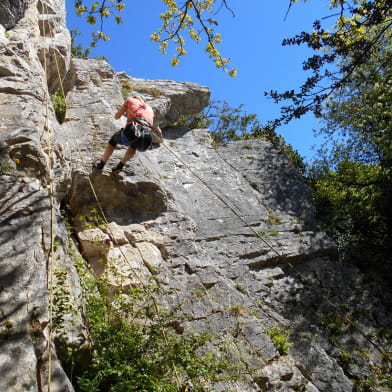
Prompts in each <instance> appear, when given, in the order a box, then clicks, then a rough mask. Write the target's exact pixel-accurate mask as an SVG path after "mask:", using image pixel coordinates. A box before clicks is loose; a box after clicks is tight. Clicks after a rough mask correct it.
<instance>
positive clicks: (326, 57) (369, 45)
mask: <svg viewBox="0 0 392 392" xmlns="http://www.w3.org/2000/svg"><path fill="white" fill-rule="evenodd" d="M296 1H297V0H291V1H290V4H292V3H294V2H296ZM304 1H306V0H304ZM329 3H330V9H331V12H332V14H331V15H329V16H324V18H323V20H324V21H325V20H330V19H331V18H334V19H335V18H336V19H335V24H334V25H333V27H332V29H331V30H326V29H325V28H324V27H323V25H322V23H321V22H320V20H317V21H315V22H314V24H313V30H312V31H311V32H310V33H308V32H301V33H300V34H298V35H296V36H295V37H293V38H290V39H285V40H284V41H283V45H307V46H308V47H309V48H311V49H312V50H314V51H316V54H315V55H313V56H311V57H310V58H308V59H307V60H306V61H305V62H304V64H303V69H304V71H310V72H311V75H310V76H309V77H308V78H307V79H306V81H305V83H304V84H303V85H302V86H301V87H300V89H299V90H298V91H294V90H288V91H285V92H283V93H279V92H277V91H270V92H269V93H265V95H269V96H271V97H272V98H273V99H274V100H275V102H284V101H289V104H287V106H284V107H282V109H281V112H282V114H281V117H280V118H279V119H277V120H276V121H275V122H274V124H273V126H278V125H279V124H280V123H281V122H282V121H283V122H288V121H290V120H291V119H293V118H299V117H301V116H302V115H304V114H305V113H307V112H309V111H311V112H313V113H314V114H315V115H316V116H317V117H320V116H321V113H322V108H323V103H324V102H325V100H326V99H327V98H328V97H329V96H331V94H334V93H336V92H338V91H340V90H341V89H344V88H345V87H346V86H347V85H348V84H349V83H350V82H351V80H352V77H353V75H354V74H355V73H356V72H357V71H358V70H359V68H360V67H362V66H364V65H366V64H371V62H372V60H371V58H372V53H373V50H374V48H377V46H378V45H379V44H380V43H383V42H384V40H385V39H386V36H387V35H388V34H389V32H390V28H391V26H392V18H391V13H392V11H391V10H392V2H391V0H371V1H366V0H339V1H338V0H330V2H329ZM337 65H338V66H337Z"/></svg>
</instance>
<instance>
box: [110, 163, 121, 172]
mask: <svg viewBox="0 0 392 392" xmlns="http://www.w3.org/2000/svg"><path fill="white" fill-rule="evenodd" d="M123 167H124V164H123V163H122V162H119V163H118V164H117V166H116V167H114V168H113V169H112V173H113V174H117V173H120V171H121V169H122V168H123Z"/></svg>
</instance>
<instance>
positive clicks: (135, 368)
mask: <svg viewBox="0 0 392 392" xmlns="http://www.w3.org/2000/svg"><path fill="white" fill-rule="evenodd" d="M78 269H79V274H80V276H81V277H82V282H83V287H84V293H85V298H84V299H85V311H86V317H87V323H88V329H89V333H90V337H91V340H92V341H93V351H92V363H91V364H90V366H89V367H88V369H87V370H85V371H84V372H83V374H81V375H80V377H79V379H78V385H79V388H80V389H81V390H82V391H88V392H98V391H113V392H125V391H126V392H131V391H146V392H148V391H154V392H158V391H167V392H170V391H173V392H174V391H178V390H180V388H181V387H182V386H183V385H185V383H190V384H192V385H193V390H194V391H200V392H201V391H206V390H208V388H207V387H208V385H212V384H213V383H214V382H217V381H223V380H225V379H231V378H232V377H234V378H235V377H236V376H235V375H233V376H231V375H230V373H231V372H234V370H235V369H234V368H233V367H232V366H231V365H229V363H228V362H227V361H226V360H225V359H222V358H219V357H218V355H215V354H213V353H211V352H209V351H207V350H206V349H205V348H204V346H205V345H206V344H209V342H211V340H212V339H213V337H212V336H210V335H208V334H205V333H184V334H183V333H182V331H179V329H178V328H176V326H178V325H179V322H180V321H181V318H179V316H178V315H175V311H169V310H167V309H159V307H158V305H157V303H156V299H155V298H156V296H158V295H160V294H162V293H160V290H159V289H158V288H157V287H154V286H152V285H149V286H148V287H147V286H145V287H135V288H133V289H129V290H126V291H123V292H120V293H118V294H113V293H112V292H111V289H110V286H109V284H108V282H107V281H106V280H105V278H104V276H103V275H102V276H101V277H99V278H93V276H92V275H91V274H90V272H89V271H88V270H87V269H86V267H85V266H84V265H83V264H82V263H80V262H79V263H78Z"/></svg>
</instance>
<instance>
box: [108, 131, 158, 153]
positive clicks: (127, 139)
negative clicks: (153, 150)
mask: <svg viewBox="0 0 392 392" xmlns="http://www.w3.org/2000/svg"><path fill="white" fill-rule="evenodd" d="M135 131H136V132H138V134H139V136H136V135H135ZM109 144H110V145H112V146H113V147H116V146H117V144H121V145H123V146H127V147H133V148H135V149H136V150H138V151H141V152H143V151H146V150H147V149H148V148H150V147H151V144H152V136H151V133H150V132H149V130H148V129H147V128H144V127H142V126H140V125H137V128H135V127H134V126H133V125H132V124H128V125H127V126H126V127H125V128H123V129H120V130H119V131H117V132H116V133H115V134H114V135H113V136H112V137H111V139H110V140H109Z"/></svg>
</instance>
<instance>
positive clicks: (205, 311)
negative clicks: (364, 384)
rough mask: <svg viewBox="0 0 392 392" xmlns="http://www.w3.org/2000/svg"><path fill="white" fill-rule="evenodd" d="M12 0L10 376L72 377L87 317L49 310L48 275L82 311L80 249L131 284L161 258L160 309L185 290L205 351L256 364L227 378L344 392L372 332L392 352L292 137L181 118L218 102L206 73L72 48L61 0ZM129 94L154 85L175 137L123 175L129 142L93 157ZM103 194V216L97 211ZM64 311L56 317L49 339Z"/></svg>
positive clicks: (7, 152)
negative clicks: (59, 107) (184, 123)
mask: <svg viewBox="0 0 392 392" xmlns="http://www.w3.org/2000/svg"><path fill="white" fill-rule="evenodd" d="M11 5H12V7H16V8H17V9H18V10H20V11H21V10H22V9H24V3H23V2H22V1H21V2H20V3H16V2H10V3H7V2H5V3H4V4H2V6H4V7H3V8H1V7H0V16H1V17H4V15H7V16H6V19H7V21H9V22H7V23H6V22H4V23H3V26H0V52H1V57H0V165H1V166H0V210H1V218H0V221H1V225H0V247H1V258H0V270H1V272H0V289H1V290H0V317H1V325H0V328H1V329H0V374H1V377H0V391H3V390H4V391H7V392H8V391H11V392H19V391H43V390H47V388H48V385H47V383H48V368H49V366H50V367H51V369H52V372H51V374H50V377H51V391H73V386H72V385H71V383H70V381H69V379H68V378H67V376H66V374H65V371H64V370H63V368H62V364H61V363H60V361H59V360H58V359H57V358H58V356H59V357H61V353H62V351H64V347H68V346H69V345H71V346H72V347H73V348H74V349H76V350H77V351H78V352H82V353H83V352H84V351H83V350H84V347H85V346H86V345H85V343H86V341H87V336H86V332H85V329H84V327H83V323H82V322H81V315H80V314H79V316H74V317H73V319H72V320H71V319H70V318H69V315H62V317H61V320H53V318H52V317H51V313H50V311H49V309H50V308H49V303H50V300H51V294H52V291H51V290H50V288H51V287H52V286H54V287H55V288H56V287H57V288H58V287H61V288H62V289H63V290H65V291H66V292H67V293H68V294H69V298H68V299H67V300H68V304H69V307H70V308H74V309H77V310H81V303H80V297H81V289H80V285H79V280H78V276H77V274H76V271H75V266H74V258H75V256H76V257H78V258H83V259H84V260H85V261H86V262H88V263H90V265H91V266H92V268H93V270H94V272H95V273H97V274H100V273H102V272H103V271H104V270H105V269H106V270H107V272H108V274H110V276H109V279H110V284H111V285H112V286H113V288H116V287H117V286H118V285H119V282H121V285H122V288H123V289H124V287H125V288H126V287H132V286H134V285H137V284H138V282H137V281H136V280H135V279H134V278H133V276H134V273H133V272H134V271H137V275H138V276H140V277H143V279H146V280H148V279H149V278H150V277H151V276H152V273H153V274H154V279H155V280H156V281H157V282H159V284H160V285H161V287H162V289H163V291H164V292H166V293H167V295H166V296H164V298H162V301H163V304H164V306H169V307H170V306H176V305H177V304H179V303H181V304H182V308H183V310H184V311H185V312H186V314H187V319H186V321H184V322H183V323H182V325H181V326H180V328H179V330H181V331H184V332H185V333H186V331H189V330H195V329H196V330H199V331H208V332H210V333H213V334H214V335H215V336H216V338H217V340H216V342H217V343H216V345H215V346H213V347H210V349H211V350H214V351H217V350H218V351H219V350H226V352H230V353H231V355H232V356H233V358H234V359H235V360H236V361H238V362H240V363H241V364H242V365H243V366H244V368H245V369H247V371H246V372H245V373H246V374H244V375H243V378H242V380H241V381H239V382H238V383H236V384H235V385H230V386H229V385H226V384H224V385H217V386H216V387H215V390H216V391H226V390H228V388H231V390H235V391H238V392H240V391H249V392H252V391H254V392H258V391H263V392H264V391H270V392H272V391H276V392H283V391H312V392H317V391H320V392H342V391H343V392H346V391H347V392H349V391H353V390H355V388H356V386H355V383H359V380H362V379H364V380H369V379H370V377H371V374H372V368H374V367H377V369H378V368H380V369H381V366H384V365H383V364H384V362H383V357H382V355H381V353H380V351H379V350H378V347H383V348H384V350H387V351H388V350H391V341H390V336H391V335H390V334H389V335H388V331H390V330H391V317H390V314H389V315H388V311H387V308H386V305H385V304H386V303H387V301H390V297H388V294H387V293H381V292H380V288H377V287H374V286H372V285H371V284H368V283H367V282H366V281H364V279H363V278H362V276H361V275H360V274H359V272H358V271H357V270H355V269H354V268H350V267H347V266H342V265H341V264H339V262H337V260H336V258H337V254H336V247H335V244H334V243H333V242H332V241H331V240H330V239H329V238H328V237H327V236H326V235H325V234H324V233H322V232H320V231H319V229H318V227H317V223H316V222H315V220H314V218H313V215H312V210H311V199H310V194H309V192H308V190H307V188H306V186H305V185H304V183H303V180H302V179H301V177H300V176H299V175H298V174H297V173H296V171H295V169H294V167H293V166H292V164H291V163H290V162H289V161H288V160H287V159H286V157H285V156H284V155H283V154H282V153H281V152H279V151H278V150H276V149H275V148H273V146H272V145H271V144H270V143H269V142H267V141H264V140H258V141H252V142H245V141H243V142H236V143H229V144H227V145H223V146H214V143H212V140H211V138H210V135H209V133H208V131H207V130H188V129H184V128H182V127H170V124H172V123H173V122H174V121H176V120H177V119H178V117H179V116H181V115H182V114H192V113H197V112H199V111H201V110H202V109H203V108H204V107H205V106H206V105H207V104H208V101H209V90H208V88H206V87H203V86H198V85H195V84H192V83H178V82H173V81H162V80H158V81H148V80H144V79H135V78H132V77H129V76H128V75H125V74H124V73H119V74H116V73H115V72H114V71H113V69H112V68H111V67H110V66H109V65H108V64H107V63H106V62H105V61H102V60H78V59H73V60H70V58H69V45H70V42H69V33H68V31H67V30H66V29H65V22H64V4H63V1H62V0H57V1H56V0H52V1H42V0H39V1H33V2H31V3H29V7H28V8H26V11H25V13H24V14H23V15H22V13H20V15H19V16H18V17H15V18H14V17H13V15H14V14H15V13H13V11H12V10H13V8H12V7H11ZM5 8H6V9H7V13H5V12H4V9H5ZM21 16H23V17H22V18H20V17H21ZM12 26H14V27H12ZM11 27H12V28H11ZM5 29H7V30H8V31H7V34H5ZM60 80H64V83H63V87H64V91H65V93H66V94H67V103H68V105H69V108H68V110H67V113H66V117H65V121H64V123H62V124H59V123H58V122H57V120H56V117H55V115H54V111H53V108H52V106H51V103H50V101H49V99H48V97H49V95H50V94H51V93H53V92H54V91H56V90H57V89H58V88H59V86H60ZM134 91H140V92H143V93H144V94H145V95H146V96H147V97H148V99H149V102H150V103H151V105H152V106H153V108H154V110H155V112H156V115H157V124H159V125H160V127H161V128H163V129H164V143H163V144H162V145H161V147H160V148H155V149H153V150H149V151H147V152H146V153H143V154H141V153H138V154H137V155H136V157H135V158H134V159H133V160H132V161H131V162H130V163H129V164H128V165H127V167H126V168H125V169H124V170H123V172H122V173H121V174H120V175H118V176H114V175H112V174H111V172H110V169H111V167H112V166H114V165H115V164H116V163H117V160H119V159H120V158H121V157H122V155H123V154H124V148H121V147H120V148H118V149H117V150H116V151H115V153H114V155H113V157H112V159H111V160H110V162H109V163H108V164H107V167H106V168H105V170H104V171H103V172H92V170H91V166H92V163H93V162H94V161H95V160H96V159H98V158H99V157H100V156H101V154H102V151H103V149H104V147H105V145H106V143H107V141H108V140H109V138H110V136H111V134H112V133H113V132H115V131H116V130H118V129H119V128H120V127H122V126H123V125H124V119H120V120H114V118H113V115H114V113H115V111H116V110H117V108H118V106H119V105H120V104H121V103H122V101H123V97H124V96H126V94H127V93H131V92H134ZM51 173H53V178H54V184H53V187H54V195H53V199H51V197H50V196H51V193H50V186H51V178H52V175H51ZM93 190H94V192H93ZM97 200H98V201H99V204H100V207H102V209H103V211H104V213H105V216H106V217H107V219H108V223H109V224H108V225H106V226H105V227H101V226H100V227H98V226H94V225H93V224H92V222H93V220H91V219H90V218H89V216H91V210H92V209H94V208H97ZM60 205H61V206H62V207H63V208H65V209H66V210H67V213H68V216H69V218H70V219H71V220H72V221H73V223H74V226H73V230H74V234H75V238H76V240H77V241H76V245H77V247H78V249H77V248H76V247H75V246H73V243H72V241H70V240H69V239H68V235H69V233H68V232H67V230H66V228H65V224H64V220H63V217H62V215H61V213H60ZM89 219H90V221H89ZM86 222H87V223H88V225H87V226H86V225H84V223H86ZM124 255H126V260H124V259H123V258H124ZM102 260H104V261H105V263H104V264H102ZM52 283H53V285H52ZM173 293H175V294H173ZM380 298H383V299H382V300H381V299H380ZM346 314H347V315H349V316H350V317H351V318H352V319H354V320H355V322H356V323H357V324H356V325H357V326H359V327H360V328H358V329H356V328H355V326H354V325H353V324H352V323H351V324H350V323H348V322H347V319H345V318H344V317H343V318H342V315H346ZM53 321H55V322H56V323H60V324H61V325H60V327H61V330H60V331H58V330H56V328H57V327H58V326H57V327H56V328H55V329H54V332H55V333H54V336H51V337H50V336H49V328H48V325H49V323H51V322H53ZM277 326H279V327H280V328H283V329H290V331H291V332H290V337H289V341H290V343H291V345H292V346H291V348H290V349H289V350H288V352H287V353H282V352H280V351H279V349H278V347H277V346H276V343H274V341H273V339H271V337H270V335H269V333H268V331H271V330H273V329H274V328H276V327H277ZM359 331H361V332H359ZM375 331H377V334H375ZM380 331H385V333H383V332H380ZM58 332H61V333H58ZM331 332H332V333H331ZM363 332H364V333H363ZM331 335H332V338H331ZM368 335H369V336H373V338H374V339H373V340H372V341H370V339H369V338H368ZM388 336H389V337H388ZM49 341H50V343H51V344H50V343H49ZM54 341H55V342H56V347H55V345H54V343H53V342H54ZM347 352H349V353H350V355H351V357H350V358H351V359H350V361H348V360H347V358H348V356H347V355H348V354H347ZM363 353H366V355H362V354H363ZM354 358H355V360H354ZM15 364H17V365H15ZM385 366H387V368H383V369H389V368H388V366H390V364H388V363H387V364H386V365H385ZM379 390H380V391H382V390H383V389H381V387H380V389H379Z"/></svg>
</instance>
